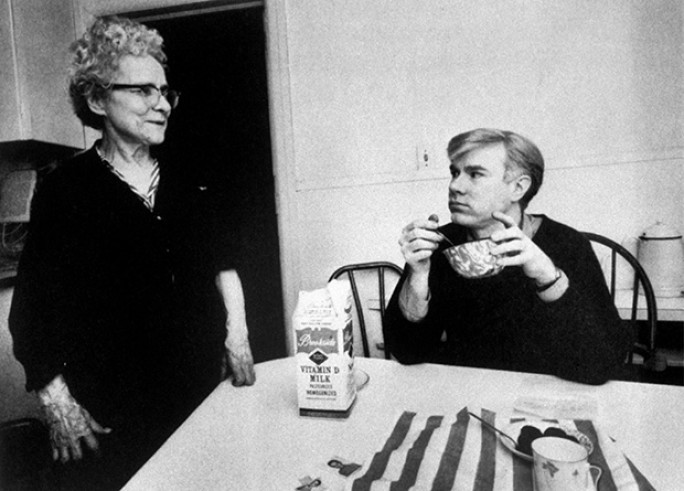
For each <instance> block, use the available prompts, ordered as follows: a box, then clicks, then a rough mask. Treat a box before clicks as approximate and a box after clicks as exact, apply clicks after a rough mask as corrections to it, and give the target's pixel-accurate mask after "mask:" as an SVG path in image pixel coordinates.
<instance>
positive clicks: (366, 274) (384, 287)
mask: <svg viewBox="0 0 684 491" xmlns="http://www.w3.org/2000/svg"><path fill="white" fill-rule="evenodd" d="M402 273H403V270H402V269H401V268H400V267H399V266H397V265H396V264H394V263H391V262H387V261H376V262H368V263H358V264H349V265H347V266H342V267H341V268H339V269H337V270H335V272H334V273H333V274H332V275H330V280H332V279H338V278H340V277H344V276H345V275H346V276H347V277H348V279H349V283H350V284H351V289H352V296H353V299H354V309H353V313H352V315H353V322H354V344H355V346H354V351H355V353H363V356H364V357H367V358H369V357H376V358H380V357H384V358H385V359H388V360H389V359H390V353H389V352H387V351H386V350H385V344H384V338H383V335H382V322H383V318H384V316H385V308H386V307H387V301H388V300H389V298H390V297H391V295H392V292H393V291H394V287H395V286H396V284H397V282H398V281H399V278H401V275H402ZM367 322H368V324H367ZM359 338H360V339H361V346H360V347H361V348H362V349H361V351H359V349H358V348H357V346H356V345H357V343H358V339H359Z"/></svg>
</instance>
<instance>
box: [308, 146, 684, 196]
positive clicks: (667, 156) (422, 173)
mask: <svg viewBox="0 0 684 491" xmlns="http://www.w3.org/2000/svg"><path fill="white" fill-rule="evenodd" d="M673 160H684V147H672V148H664V149H663V148H661V149H652V150H644V151H631V152H621V153H611V154H597V155H584V156H579V157H577V158H574V159H567V160H564V161H558V160H556V161H555V162H554V163H553V164H549V163H547V168H546V172H553V171H557V170H565V169H579V168H587V167H604V166H610V165H632V164H642V163H643V164H645V163H656V162H667V161H673ZM448 180H449V174H448V172H447V170H446V169H443V170H413V171H410V172H394V173H377V174H366V175H355V176H341V177H328V178H325V179H306V178H303V179H297V181H296V191H297V192H302V191H316V190H323V189H339V188H354V187H363V186H382V185H392V184H401V183H415V182H421V181H448Z"/></svg>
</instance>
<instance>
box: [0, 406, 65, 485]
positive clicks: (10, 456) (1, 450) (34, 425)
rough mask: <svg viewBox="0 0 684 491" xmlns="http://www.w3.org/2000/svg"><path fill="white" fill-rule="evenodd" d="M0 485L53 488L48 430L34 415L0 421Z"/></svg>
mask: <svg viewBox="0 0 684 491" xmlns="http://www.w3.org/2000/svg"><path fill="white" fill-rule="evenodd" d="M0 489H2V490H6V491H13V490H16V491H18V490H29V489H30V490H40V491H44V490H52V489H57V486H56V482H55V478H54V474H53V471H52V450H51V447H50V440H49V436H48V430H47V428H46V426H45V425H44V424H43V422H42V421H40V420H38V419H36V418H21V419H15V420H11V421H6V422H4V423H0Z"/></svg>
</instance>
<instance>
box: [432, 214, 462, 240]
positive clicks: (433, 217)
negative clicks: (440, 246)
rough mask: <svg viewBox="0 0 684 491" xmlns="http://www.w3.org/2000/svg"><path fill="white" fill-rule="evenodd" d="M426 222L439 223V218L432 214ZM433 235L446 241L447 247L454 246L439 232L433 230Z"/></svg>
mask: <svg viewBox="0 0 684 491" xmlns="http://www.w3.org/2000/svg"><path fill="white" fill-rule="evenodd" d="M428 220H430V221H431V222H435V223H439V217H438V216H437V215H434V214H433V215H430V216H429V217H428ZM435 233H436V234H437V235H439V236H440V237H441V238H442V239H444V240H446V241H447V242H448V243H449V245H450V246H451V247H454V246H455V245H456V244H454V243H453V242H451V241H450V240H449V238H448V237H447V236H446V235H444V234H443V233H442V232H440V231H439V230H435Z"/></svg>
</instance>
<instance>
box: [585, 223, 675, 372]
mask: <svg viewBox="0 0 684 491" xmlns="http://www.w3.org/2000/svg"><path fill="white" fill-rule="evenodd" d="M584 236H585V237H586V238H587V239H589V240H590V241H591V242H592V245H593V246H594V249H595V250H596V251H597V252H599V254H597V255H598V256H599V257H600V247H601V246H602V247H605V248H607V249H608V250H609V259H610V263H609V266H608V268H607V271H604V274H606V276H607V277H606V283H607V284H608V290H609V291H610V295H611V297H612V299H613V301H614V302H615V298H616V295H617V290H618V283H617V282H618V280H617V278H618V269H619V268H620V267H631V268H632V270H633V272H634V282H633V284H632V290H631V304H630V315H629V317H628V318H626V319H625V318H624V316H623V322H624V323H625V324H626V326H627V327H628V328H629V329H632V330H633V331H634V332H637V333H639V324H638V320H639V318H638V305H639V300H640V299H639V297H640V295H642V296H643V297H644V298H643V301H645V305H646V319H645V323H646V329H645V331H646V332H645V333H644V334H645V336H642V337H641V339H639V340H637V343H636V344H635V345H634V348H633V350H632V352H631V353H630V354H629V357H628V360H627V362H628V364H629V365H633V364H636V363H638V362H639V361H640V360H637V359H635V356H634V355H639V356H640V357H641V359H643V362H642V363H643V366H644V367H645V368H647V369H650V370H658V371H662V370H664V369H665V366H663V360H662V358H661V357H659V356H657V352H656V333H657V330H658V309H657V305H656V298H655V294H654V292H653V286H652V285H651V281H650V280H649V279H648V275H647V274H646V271H645V270H644V268H643V267H642V266H641V264H639V261H638V260H637V259H636V258H635V257H634V256H633V255H632V253H630V252H629V251H628V250H627V249H625V248H624V247H623V246H621V245H620V244H618V243H617V242H615V241H613V240H611V239H609V238H607V237H604V236H602V235H599V234H595V233H591V232H584ZM595 244H598V245H599V246H600V247H596V245H595ZM618 259H622V260H624V262H623V261H618ZM625 262H626V263H627V264H624V263H625ZM640 334H641V333H640Z"/></svg>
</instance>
